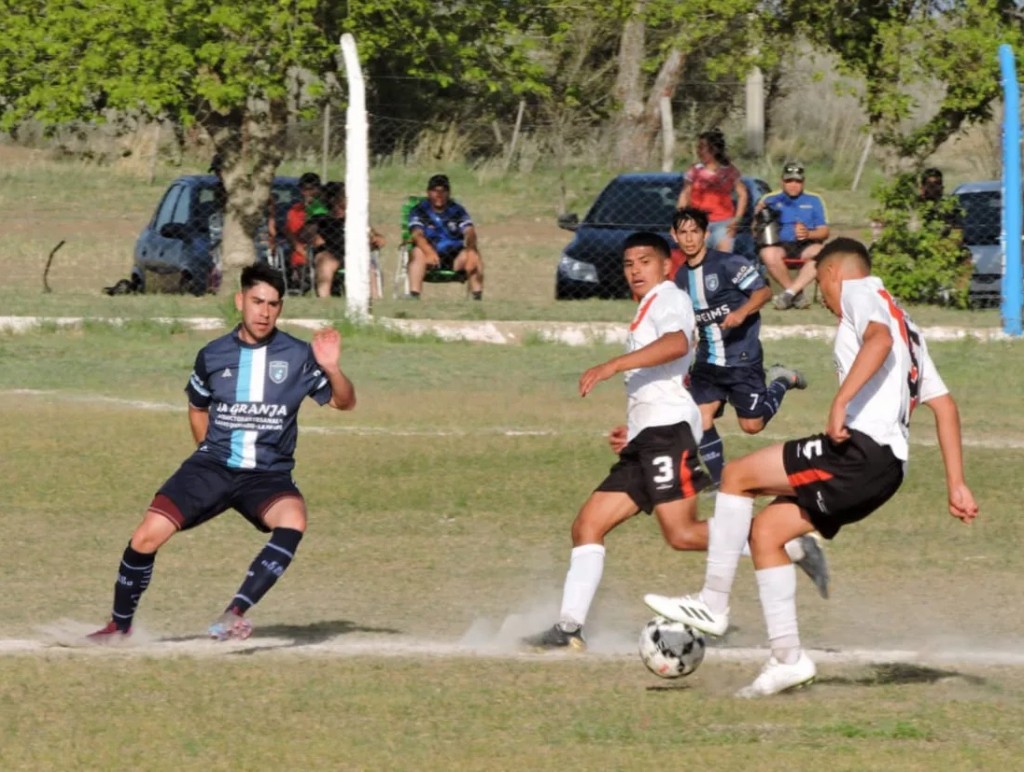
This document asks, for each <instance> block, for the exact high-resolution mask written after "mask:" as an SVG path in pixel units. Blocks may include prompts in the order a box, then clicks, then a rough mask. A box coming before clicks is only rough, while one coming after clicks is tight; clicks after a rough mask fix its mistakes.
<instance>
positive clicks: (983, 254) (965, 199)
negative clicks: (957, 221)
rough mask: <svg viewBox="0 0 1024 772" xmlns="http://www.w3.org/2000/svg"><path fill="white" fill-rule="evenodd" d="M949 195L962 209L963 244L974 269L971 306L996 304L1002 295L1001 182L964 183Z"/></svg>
mask: <svg viewBox="0 0 1024 772" xmlns="http://www.w3.org/2000/svg"><path fill="white" fill-rule="evenodd" d="M953 195H954V196H956V197H957V200H958V201H959V202H960V208H961V210H962V217H963V219H962V224H963V243H964V246H965V247H967V249H969V250H970V251H971V262H972V263H973V265H974V270H973V272H972V273H971V285H970V290H969V295H970V302H971V305H972V306H976V307H985V306H998V305H999V304H1000V302H1001V300H1002V295H1003V288H1002V283H1003V245H1002V232H1003V217H1002V216H1003V183H1002V182H1001V181H1000V180H986V181H984V182H965V183H963V184H962V185H958V186H957V187H956V189H955V190H954V191H953Z"/></svg>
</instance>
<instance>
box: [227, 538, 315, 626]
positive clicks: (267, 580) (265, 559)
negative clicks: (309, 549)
mask: <svg viewBox="0 0 1024 772" xmlns="http://www.w3.org/2000/svg"><path fill="white" fill-rule="evenodd" d="M300 541H302V531H296V530H295V529H294V528H275V529H274V531H273V533H271V534H270V541H268V542H267V543H266V545H265V546H264V547H263V549H262V550H260V554H259V555H257V556H256V559H255V560H254V561H253V562H252V565H251V566H249V573H247V574H246V575H245V581H244V582H242V586H241V587H239V588H238V592H236V593H235V597H234V598H232V599H231V603H230V604H229V606H228V607H229V608H232V607H233V608H236V609H238V612H239V613H240V614H244V613H245V612H246V611H248V610H249V609H250V607H252V606H255V605H256V604H257V603H259V601H260V598H262V597H263V596H264V595H266V594H267V591H268V590H269V589H270V588H271V587H273V586H274V582H276V581H277V580H278V578H279V577H280V576H281V574H283V573H284V572H285V569H286V568H288V566H289V564H290V563H291V562H292V558H294V557H295V551H296V550H297V549H298V548H299V542H300Z"/></svg>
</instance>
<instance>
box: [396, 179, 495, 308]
mask: <svg viewBox="0 0 1024 772" xmlns="http://www.w3.org/2000/svg"><path fill="white" fill-rule="evenodd" d="M409 235H410V237H411V238H412V243H413V247H412V254H411V255H410V259H409V295H410V296H411V297H413V298H419V296H420V293H421V292H422V291H423V277H424V276H426V273H427V270H428V269H430V268H441V269H444V270H446V271H461V272H463V273H465V276H466V281H467V282H468V283H469V291H470V293H471V294H472V296H473V299H474V300H481V299H483V293H484V265H483V262H482V261H481V260H480V253H479V252H478V251H477V247H476V228H474V227H473V221H472V220H471V219H470V217H469V212H467V211H466V209H465V207H463V206H462V205H461V204H460V203H458V202H457V201H455V200H454V199H453V198H452V197H451V184H450V183H449V181H448V178H447V177H446V176H445V175H443V174H435V175H434V176H433V177H431V178H430V180H429V181H428V182H427V197H426V199H424V200H423V201H420V203H418V204H417V205H416V206H414V207H413V209H412V211H411V212H409Z"/></svg>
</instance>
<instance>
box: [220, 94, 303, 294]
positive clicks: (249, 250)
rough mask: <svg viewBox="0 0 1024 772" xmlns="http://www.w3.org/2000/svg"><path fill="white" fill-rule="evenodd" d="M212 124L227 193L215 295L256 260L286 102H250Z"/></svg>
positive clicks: (280, 144) (228, 290)
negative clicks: (220, 271)
mask: <svg viewBox="0 0 1024 772" xmlns="http://www.w3.org/2000/svg"><path fill="white" fill-rule="evenodd" d="M215 123H216V125H214V126H213V127H210V129H211V130H210V134H211V135H212V136H213V141H214V146H215V147H216V148H217V153H218V155H219V156H220V157H221V160H222V163H223V171H222V178H223V181H224V187H225V189H226V191H227V205H226V207H225V211H224V233H223V241H222V242H221V263H222V264H221V270H222V274H223V278H222V280H221V284H220V293H221V294H230V293H233V292H235V291H236V290H237V289H238V286H239V284H238V282H239V276H240V275H241V272H242V269H243V268H244V267H245V266H247V265H251V264H252V263H253V262H254V261H255V260H256V245H255V242H256V238H257V237H258V236H260V235H265V233H266V227H267V225H268V223H269V219H270V217H271V216H272V208H271V207H270V206H269V205H268V204H269V203H270V200H271V199H270V196H271V186H272V184H273V181H274V173H275V172H276V170H277V167H278V165H279V164H280V163H281V156H282V148H283V147H284V135H285V131H286V128H287V106H286V103H285V100H284V99H280V100H273V101H270V102H265V101H257V100H250V102H249V104H248V105H246V108H245V109H244V110H239V111H237V112H236V113H233V114H232V115H230V116H218V120H216V121H215ZM261 231H262V234H261ZM282 237H283V234H278V238H279V239H280V238H282Z"/></svg>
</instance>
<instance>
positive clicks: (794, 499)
mask: <svg viewBox="0 0 1024 772" xmlns="http://www.w3.org/2000/svg"><path fill="white" fill-rule="evenodd" d="M816 263H817V279H818V286H819V287H820V289H821V293H822V298H823V301H824V303H825V305H826V306H827V307H828V308H829V310H830V311H832V312H833V313H834V314H835V315H836V316H838V317H839V318H840V322H839V329H838V332H837V333H836V339H835V345H834V355H835V360H836V368H837V370H838V374H839V389H838V391H837V392H836V395H835V397H834V398H833V401H832V406H831V409H830V410H829V415H828V421H827V424H826V430H825V432H824V433H823V434H817V435H813V436H811V437H804V438H802V439H798V440H790V441H789V442H785V443H782V444H778V445H772V446H770V447H767V448H763V449H762V450H759V451H756V452H754V453H751V454H750V455H747V456H744V457H743V458H740V459H737V460H736V461H733V462H731V463H729V464H727V465H726V467H725V472H724V474H723V477H722V485H721V488H720V492H719V493H718V496H717V498H716V500H715V516H714V517H713V518H712V519H711V521H710V527H709V545H708V560H707V570H706V572H705V578H704V587H703V588H702V589H701V591H700V593H699V594H698V595H695V596H684V597H680V598H672V597H666V596H663V595H647V596H645V598H644V601H645V602H646V603H647V605H648V606H649V607H650V608H652V609H654V610H655V611H656V612H658V613H659V614H661V615H663V616H666V617H668V618H670V619H675V620H679V621H681V622H684V623H686V624H689V625H691V626H692V627H695V628H697V629H699V630H702V631H704V632H706V633H709V634H711V635H722V634H723V633H724V632H725V631H726V629H727V628H728V626H729V595H730V593H731V590H732V584H733V579H734V578H735V575H736V567H737V565H738V563H739V559H740V553H741V551H742V549H743V546H744V544H746V543H747V540H748V539H749V541H750V545H751V552H752V556H753V560H754V569H755V577H756V579H757V585H758V594H759V596H760V600H761V607H762V609H763V611H764V617H765V623H766V626H767V629H768V640H769V644H770V647H771V656H770V658H769V660H768V663H767V664H766V665H765V667H764V668H763V669H762V671H761V674H760V675H759V676H758V677H757V678H756V679H755V680H754V682H753V683H752V684H751V685H750V686H748V687H746V688H744V689H742V690H740V692H739V693H738V694H739V696H742V697H760V696H766V695H770V694H777V693H778V692H781V691H785V690H786V689H790V688H793V687H795V686H800V685H802V684H806V683H809V682H810V681H812V680H814V677H815V675H816V668H815V666H814V662H812V661H811V659H810V658H809V657H808V656H807V654H806V653H805V652H804V651H803V649H802V648H801V646H800V636H799V631H798V625H797V617H796V574H795V571H794V569H793V566H792V564H791V563H790V560H789V558H788V557H787V555H786V552H785V550H784V549H783V545H784V544H785V543H786V542H787V541H788V540H790V539H792V538H793V537H794V536H798V535H801V534H805V533H809V532H811V531H812V530H815V529H817V530H818V531H819V532H820V533H821V534H822V535H823V536H825V537H826V538H832V537H833V536H835V534H836V533H837V532H838V531H839V529H840V528H841V527H842V526H844V525H847V524H849V523H853V522H856V521H858V520H861V519H862V518H864V517H867V516H868V515H869V514H871V513H872V512H874V511H875V510H876V509H878V508H879V507H880V506H882V504H884V503H885V502H886V501H887V500H888V499H889V498H891V497H892V495H893V494H894V493H896V490H897V489H898V488H899V486H900V483H901V482H902V481H903V471H904V466H905V464H906V461H907V457H908V449H909V446H908V443H907V438H908V434H909V425H910V413H911V411H912V410H913V409H914V407H916V406H917V405H918V404H919V403H924V404H926V405H928V407H929V408H931V409H932V412H933V413H934V415H935V424H936V432H937V435H938V440H939V448H940V450H941V452H942V459H943V463H944V466H945V473H946V487H947V494H948V501H949V512H950V514H952V515H953V516H954V517H957V518H959V519H960V520H961V521H963V522H964V523H970V522H971V521H972V520H973V519H974V518H975V516H976V515H977V514H978V506H977V504H976V503H975V501H974V495H973V494H972V493H971V490H970V488H968V487H967V484H966V482H965V481H964V472H963V454H962V448H961V440H960V415H959V412H958V410H957V407H956V402H955V401H954V400H953V397H952V396H951V395H950V394H949V391H948V390H947V389H946V386H945V384H944V383H943V382H942V378H941V377H940V376H939V374H938V371H937V370H936V369H935V365H934V364H933V363H932V360H931V357H930V356H929V355H928V349H927V346H926V345H925V342H924V339H923V338H922V337H921V333H920V331H919V330H918V328H917V327H916V326H915V325H914V324H913V322H911V320H910V319H909V318H908V317H907V315H906V313H905V312H904V311H903V309H902V308H900V307H899V305H898V304H897V303H896V302H895V301H894V300H893V298H892V296H891V295H889V293H888V292H887V291H886V289H885V287H884V286H883V285H882V282H881V280H879V279H878V278H876V277H874V276H871V275H870V270H871V262H870V257H869V255H868V252H867V249H866V248H865V247H864V245H863V244H861V243H860V242H858V241H855V240H853V239H846V238H840V239H836V240H835V241H833V242H831V243H830V244H828V245H827V246H826V247H825V248H824V249H822V251H821V252H820V253H819V254H818V255H817V257H816ZM757 496H774V497H776V498H775V499H774V500H773V501H772V502H771V503H770V504H769V505H768V506H767V507H765V508H764V509H763V510H761V512H759V513H758V515H757V517H754V499H755V497H757Z"/></svg>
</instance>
